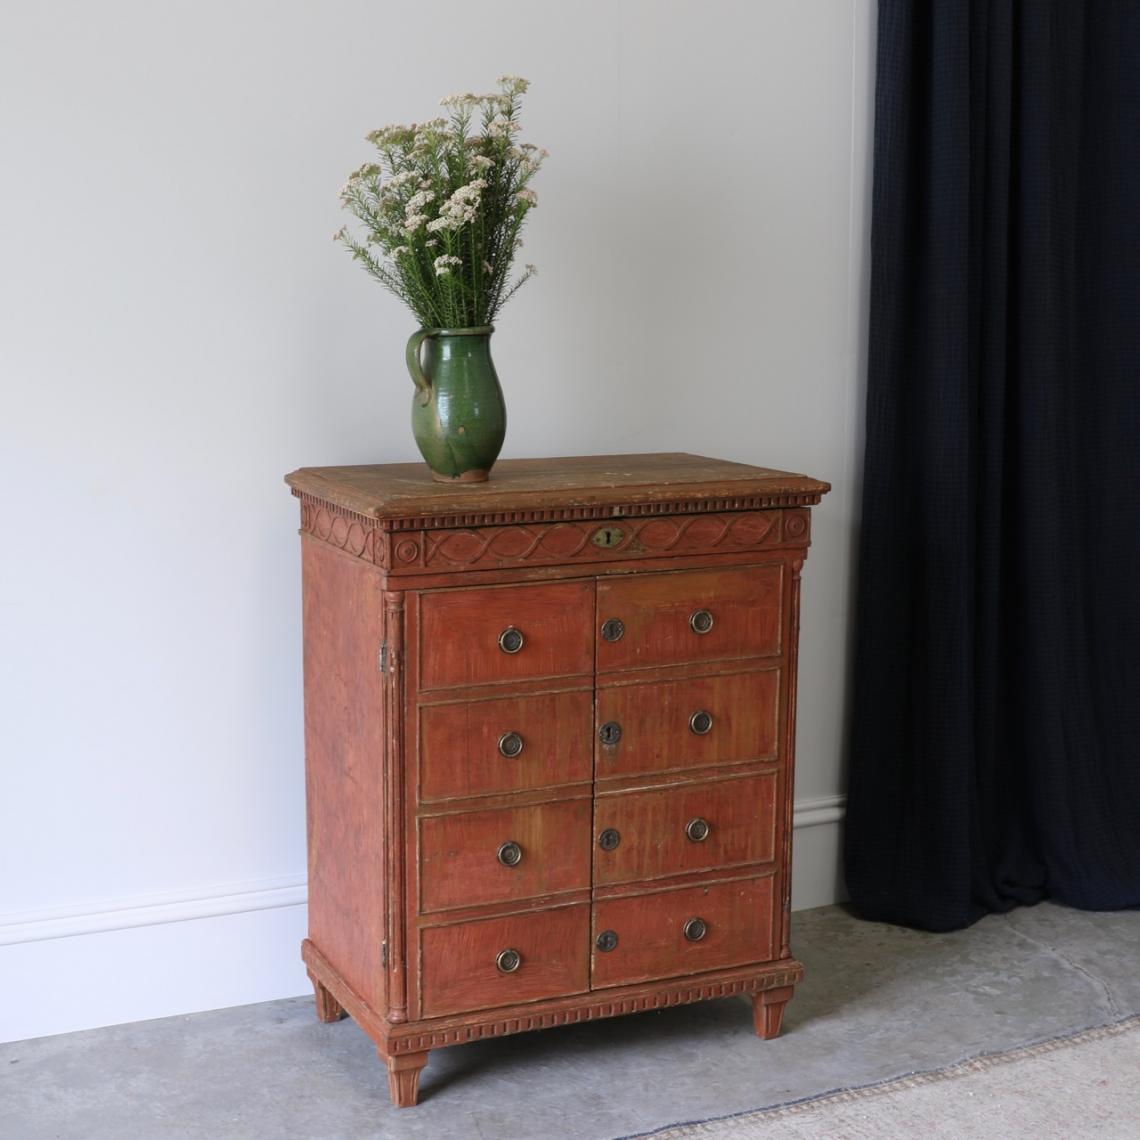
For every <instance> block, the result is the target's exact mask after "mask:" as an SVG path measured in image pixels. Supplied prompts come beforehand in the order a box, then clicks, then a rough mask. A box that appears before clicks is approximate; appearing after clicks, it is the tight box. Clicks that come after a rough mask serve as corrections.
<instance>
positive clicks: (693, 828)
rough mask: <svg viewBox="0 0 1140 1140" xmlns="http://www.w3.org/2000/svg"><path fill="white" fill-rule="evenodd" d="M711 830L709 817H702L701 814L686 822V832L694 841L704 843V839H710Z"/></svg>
mask: <svg viewBox="0 0 1140 1140" xmlns="http://www.w3.org/2000/svg"><path fill="white" fill-rule="evenodd" d="M711 830H712V829H711V828H710V827H709V821H708V820H707V819H701V817H700V816H699V815H698V816H694V817H693V818H692V819H690V820H689V822H688V823H686V824H685V834H686V835H687V836H688V837H689V839H691V840H692V841H693V842H694V843H704V841H705V840H706V839H708V837H709V832H710V831H711Z"/></svg>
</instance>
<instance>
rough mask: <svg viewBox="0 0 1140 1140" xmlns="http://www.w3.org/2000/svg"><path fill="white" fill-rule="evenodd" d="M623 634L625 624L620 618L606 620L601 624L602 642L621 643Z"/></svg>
mask: <svg viewBox="0 0 1140 1140" xmlns="http://www.w3.org/2000/svg"><path fill="white" fill-rule="evenodd" d="M623 633H625V622H623V621H622V620H621V618H608V619H607V620H606V621H604V622H602V640H603V641H621V638H622V634H623Z"/></svg>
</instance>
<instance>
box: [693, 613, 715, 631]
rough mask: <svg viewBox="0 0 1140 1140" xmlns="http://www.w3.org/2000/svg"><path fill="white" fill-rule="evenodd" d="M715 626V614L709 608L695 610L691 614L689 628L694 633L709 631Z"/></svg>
mask: <svg viewBox="0 0 1140 1140" xmlns="http://www.w3.org/2000/svg"><path fill="white" fill-rule="evenodd" d="M712 627H713V616H712V614H711V613H710V612H709V611H708V610H693V612H692V613H691V614H690V615H689V628H690V629H691V630H692V631H693V632H694V633H708V631H709V630H710V629H712Z"/></svg>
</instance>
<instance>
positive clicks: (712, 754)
mask: <svg viewBox="0 0 1140 1140" xmlns="http://www.w3.org/2000/svg"><path fill="white" fill-rule="evenodd" d="M779 697H780V670H779V669H765V670H762V671H759V672H755V673H735V674H731V675H729V676H721V677H696V678H692V679H688V680H684V681H653V682H651V683H648V684H637V685H614V686H611V687H609V688H602V689H599V690H598V696H597V721H598V726H599V731H598V733H597V734H596V735H595V744H594V747H595V750H596V755H597V765H596V768H595V771H596V773H597V778H598V779H599V780H604V779H606V778H607V777H611V776H632V775H638V774H640V773H645V772H664V771H670V770H676V769H684V768H700V767H704V766H706V765H713V764H726V763H730V762H732V761H736V760H770V759H775V758H776V756H777V754H778V745H777V740H778V730H779V720H780V717H779ZM702 713H703V714H705V716H704V717H702V716H701V714H702ZM602 726H606V727H605V728H604V729H603V728H602ZM613 726H616V730H615V728H614V727H613Z"/></svg>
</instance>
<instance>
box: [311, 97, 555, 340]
mask: <svg viewBox="0 0 1140 1140" xmlns="http://www.w3.org/2000/svg"><path fill="white" fill-rule="evenodd" d="M528 86H529V84H528V83H527V81H526V80H525V79H520V78H518V76H514V75H504V76H502V77H501V78H500V79H499V81H498V88H499V90H498V92H496V93H495V94H491V95H471V94H464V95H450V96H448V97H447V98H446V99H444V100H442V102H441V106H443V107H446V108H447V109H448V112H449V113H448V116H447V118H436V119H431V120H429V121H428V122H426V123H413V124H411V126H390V127H382V128H381V129H380V130H378V131H372V132H371V133H370V134H369V135H368V136H367V138H368V141H369V142H371V143H372V144H373V145H374V146H375V147H376V149H377V151H378V152H379V161H377V162H370V163H366V164H365V165H364V166H362V167H360V169H359V170H357V171H355V172H354V173H352V174H351V175H350V176H349V178H348V181H347V182H346V183H345V185H344V187H343V189H342V190H341V195H340V196H341V203H342V205H343V206H344V208H345V209H347V210H349V211H350V212H351V213H352V214H354V215H355V216H356V218H357V219H358V220H359V221H360V222H361V223H362V224H363V227H364V234H363V236H362V237H360V238H357V237H354V236H353V235H352V234H351V233H350V232H349V231H348V229H347V228H342V229H341V230H339V231H338V232H337V233H336V234H334V235H333V238H334V240H335V241H339V242H341V243H342V244H343V245H344V246H345V248H346V249H348V251H349V252H350V253H351V254H352V256H353V258H354V259H355V260H357V261H359V262H360V263H361V264H362V265H363V266H364V268H365V270H366V271H367V272H368V273H369V274H370V275H371V276H372V277H374V278H375V279H376V280H377V281H379V282H380V284H381V285H383V286H384V287H385V288H386V289H388V290H390V291H391V292H392V293H394V294H395V295H396V296H397V297H399V298H400V300H402V301H403V302H404V303H405V304H406V305H407V306H408V308H410V309H411V310H412V312H413V313H414V314H415V315H416V317H417V319H418V320H419V322H420V324H421V325H422V326H423V327H424V328H452V329H455V328H474V327H477V326H484V325H490V324H492V323H493V322H494V319H495V316H496V314H497V313H498V311H499V309H500V308H502V306H503V305H504V304H506V302H507V301H508V300H509V299H510V298H511V297H512V296H514V294H515V292H516V291H517V290H518V289H519V287H520V286H521V285H522V284H523V282H524V281H526V280H527V279H528V278H530V277H532V276H533V275H534V274H535V272H536V270H535V268H534V266H533V265H528V266H526V268H525V270H524V271H523V273H522V274H521V275H520V276H518V277H517V278H516V279H515V281H514V282H513V283H511V282H510V281H509V277H510V272H511V262H512V260H513V259H514V255H515V253H516V252H517V251H518V249H519V248H520V247H521V245H522V241H521V239H520V235H521V233H522V229H523V225H524V224H525V222H526V219H527V215H528V214H529V213H530V211H531V210H533V209H534V208H535V207H536V206H537V205H538V198H537V196H536V194H535V192H534V191H533V190H532V189H531V188H530V182H531V179H532V178H533V177H534V175H535V174H536V172H537V171H538V169H539V167H540V166H541V165H542V161H543V159H544V158H546V155H547V152H546V151H545V150H542V149H541V148H539V147H536V146H533V145H531V144H530V143H518V142H516V136H517V134H518V132H519V130H520V124H519V119H518V115H519V103H520V98H521V96H522V95H523V94H524V93H525V92H526V90H527V87H528ZM476 117H478V121H479V122H480V123H481V129H479V130H473V123H474V122H475V121H476Z"/></svg>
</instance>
